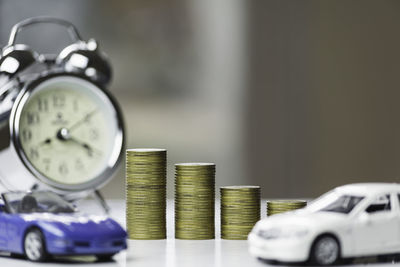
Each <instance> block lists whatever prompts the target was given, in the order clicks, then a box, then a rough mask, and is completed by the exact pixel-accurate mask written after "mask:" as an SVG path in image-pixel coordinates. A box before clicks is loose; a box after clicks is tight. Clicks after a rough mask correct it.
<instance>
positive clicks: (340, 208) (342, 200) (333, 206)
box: [319, 195, 364, 214]
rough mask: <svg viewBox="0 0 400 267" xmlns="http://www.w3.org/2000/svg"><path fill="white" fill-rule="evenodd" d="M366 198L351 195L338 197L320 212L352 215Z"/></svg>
mask: <svg viewBox="0 0 400 267" xmlns="http://www.w3.org/2000/svg"><path fill="white" fill-rule="evenodd" d="M363 199H364V197H360V196H350V195H336V196H335V197H334V198H332V199H331V201H330V202H329V203H327V204H325V206H324V207H323V208H322V209H320V210H319V211H329V212H338V213H343V214H348V213H350V212H351V211H352V210H353V209H354V207H355V206H357V204H358V203H360V201H361V200H363Z"/></svg>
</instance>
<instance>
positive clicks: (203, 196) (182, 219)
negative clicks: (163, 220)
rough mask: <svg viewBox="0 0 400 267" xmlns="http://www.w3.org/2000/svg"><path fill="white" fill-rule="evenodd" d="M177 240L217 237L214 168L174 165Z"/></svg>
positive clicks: (188, 164)
mask: <svg viewBox="0 0 400 267" xmlns="http://www.w3.org/2000/svg"><path fill="white" fill-rule="evenodd" d="M175 171H176V173H175V237H176V238H178V239H192V240H196V239H197V240H200V239H213V238H214V237H215V221H214V213H215V206H214V205H215V164H214V163H180V164H175Z"/></svg>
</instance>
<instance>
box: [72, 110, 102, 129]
mask: <svg viewBox="0 0 400 267" xmlns="http://www.w3.org/2000/svg"><path fill="white" fill-rule="evenodd" d="M98 111H99V109H97V108H96V109H94V110H92V111H91V112H89V113H86V115H85V116H84V117H83V118H82V119H80V120H79V121H77V122H75V123H74V124H73V125H71V126H70V127H68V128H69V130H70V131H72V130H73V129H75V128H77V127H79V126H80V125H81V124H82V123H84V122H85V121H86V120H87V119H89V118H90V117H91V116H93V115H94V114H95V113H96V112H98Z"/></svg>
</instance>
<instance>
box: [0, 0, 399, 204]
mask: <svg viewBox="0 0 400 267" xmlns="http://www.w3.org/2000/svg"><path fill="white" fill-rule="evenodd" d="M399 12H400V2H398V1H395V0H393V1H388V0H375V1H369V0H365V1H356V0H348V1H318V0H304V1H296V0H264V1H244V0H202V1H196V0H172V1H168V2H167V1H161V0H147V1H143V0H136V1H128V0H120V1H107V0H79V1H78V0H68V1H67V0H64V1H53V0H35V1H32V0H0V44H1V45H4V44H5V43H6V41H7V39H8V34H9V31H10V28H11V26H12V25H13V24H14V23H16V22H18V21H20V20H22V19H24V18H27V17H31V16H37V15H50V16H57V17H61V18H65V19H68V20H71V21H72V22H74V24H76V26H77V27H78V28H79V29H80V31H81V34H82V36H83V37H84V38H85V39H88V38H90V37H94V38H96V39H97V40H98V41H99V43H100V45H101V48H102V49H103V51H105V52H106V53H107V54H108V55H109V57H110V58H111V60H112V63H113V66H114V81H113V83H112V86H111V88H110V90H111V91H112V92H113V93H114V94H115V96H116V98H117V99H118V100H119V102H120V104H121V106H122V109H123V112H124V115H125V119H126V125H127V133H128V136H127V137H128V138H127V141H128V147H129V148H134V147H165V148H167V149H168V158H169V166H168V168H169V173H168V187H169V197H172V196H173V179H174V177H173V163H176V162H188V161H214V162H216V163H217V186H220V185H234V184H259V185H261V186H262V192H263V196H264V197H315V196H317V195H319V194H321V193H323V192H324V191H327V190H329V189H330V188H332V187H334V186H336V185H340V184H345V183H350V182H359V181H397V180H398V179H396V178H397V177H399V176H400V167H399V164H398V162H399V160H400V152H399V151H400V150H399V142H398V141H397V138H398V136H399V132H400V126H398V124H397V114H399V113H400V106H399V105H398V104H397V102H398V99H399V97H400V90H399V89H398V88H397V87H398V85H399V79H400V78H399V77H400V75H399V69H400V68H399V67H400V65H399V62H400V60H399V57H400V52H399V47H400V37H399V34H398V27H399V26H400V16H399V15H398V14H399ZM38 37H39V38H38ZM20 40H21V42H29V43H32V46H33V47H34V48H35V49H38V50H40V51H43V52H44V51H52V52H57V51H59V50H60V49H61V48H62V47H63V46H65V45H66V44H67V43H68V39H67V38H65V35H64V33H63V32H60V31H59V29H51V28H48V29H46V30H40V31H36V32H35V31H34V29H33V32H32V33H26V34H25V37H22V38H21V39H20ZM45 40H50V41H48V42H47V41H45ZM0 164H1V163H0ZM103 192H104V193H105V194H106V196H107V197H111V198H121V197H123V196H124V172H123V169H122V170H121V171H120V172H119V174H118V176H117V177H116V178H115V179H114V180H113V181H112V182H111V183H109V184H108V185H107V186H106V187H105V188H103Z"/></svg>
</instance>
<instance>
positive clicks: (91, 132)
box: [89, 128, 99, 140]
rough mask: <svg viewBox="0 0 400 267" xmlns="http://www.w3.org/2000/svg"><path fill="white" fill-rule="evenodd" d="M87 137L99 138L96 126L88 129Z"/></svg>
mask: <svg viewBox="0 0 400 267" xmlns="http://www.w3.org/2000/svg"><path fill="white" fill-rule="evenodd" d="M89 138H90V140H97V139H98V138H99V130H97V129H96V128H92V129H90V130H89Z"/></svg>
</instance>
